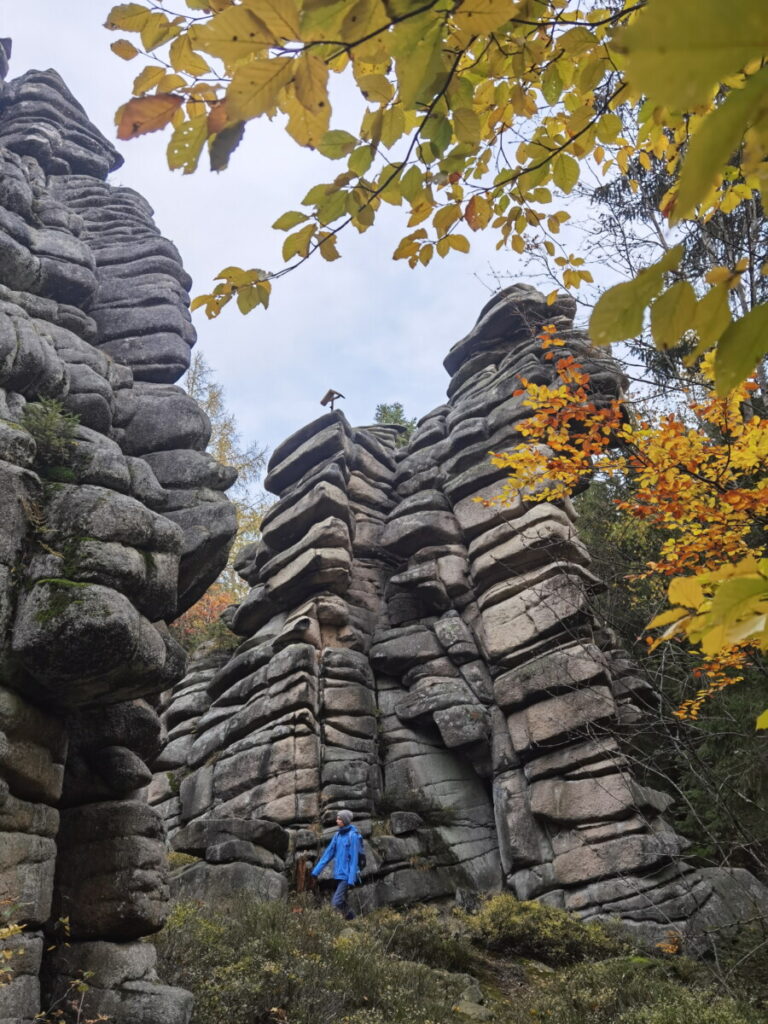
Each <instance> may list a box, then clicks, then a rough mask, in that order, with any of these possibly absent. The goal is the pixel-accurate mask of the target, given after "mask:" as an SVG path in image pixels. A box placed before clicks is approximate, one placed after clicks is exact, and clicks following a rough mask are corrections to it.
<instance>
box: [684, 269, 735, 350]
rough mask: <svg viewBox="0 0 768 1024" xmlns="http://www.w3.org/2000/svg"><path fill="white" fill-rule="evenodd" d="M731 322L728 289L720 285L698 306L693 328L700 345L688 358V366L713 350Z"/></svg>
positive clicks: (710, 291)
mask: <svg viewBox="0 0 768 1024" xmlns="http://www.w3.org/2000/svg"><path fill="white" fill-rule="evenodd" d="M730 322H731V310H730V307H729V305H728V288H727V286H726V285H724V284H718V285H716V286H715V287H714V288H710V290H709V291H708V292H707V294H706V295H705V296H704V297H703V298H702V299H700V300H699V303H698V305H697V306H696V316H695V317H694V324H693V326H694V330H695V331H696V334H697V335H698V336H699V344H698V345H697V346H696V348H695V349H694V350H693V352H691V354H690V356H688V357H687V358H686V363H687V365H692V363H693V362H694V361H695V360H696V359H698V357H699V356H700V355H701V354H702V353H703V352H706V351H707V349H710V348H712V346H713V345H714V343H715V342H716V341H717V339H718V338H719V337H720V336H721V334H722V333H723V332H724V331H725V330H726V328H727V327H728V324H729V323H730Z"/></svg>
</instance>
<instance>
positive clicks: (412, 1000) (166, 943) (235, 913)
mask: <svg viewBox="0 0 768 1024" xmlns="http://www.w3.org/2000/svg"><path fill="white" fill-rule="evenodd" d="M157 945H158V952H159V970H160V971H161V974H162V977H163V978H164V979H165V980H166V981H168V982H170V983H171V984H176V985H182V986H184V987H185V988H189V989H191V990H192V992H194V994H195V1000H196V1008H195V1015H194V1018H193V1021H194V1024H221V1022H222V1021H226V1022H227V1024H273V1022H274V1021H275V1020H287V1021H290V1024H342V1022H345V1024H416V1022H419V1024H428V1022H429V1024H443V1022H448V1021H449V1020H452V1019H453V1018H452V1015H451V1005H452V1003H453V1001H454V999H455V998H456V996H457V995H458V989H459V988H460V983H459V982H458V981H457V982H456V983H454V984H451V982H450V980H449V979H446V976H445V975H444V974H442V973H441V974H437V973H435V972H433V971H431V970H430V969H429V968H428V967H426V966H424V965H423V964H414V963H407V962H405V961H402V960H400V959H398V958H397V957H395V956H393V955H392V954H391V953H389V952H388V951H387V950H386V949H385V947H384V945H383V944H382V942H381V941H379V939H378V938H377V936H376V935H375V934H374V931H373V929H372V928H371V927H369V926H368V924H367V922H366V921H361V922H358V923H357V924H356V925H355V926H354V928H351V927H350V926H349V925H348V924H347V923H346V922H345V921H343V920H342V919H341V917H340V916H339V915H337V914H335V913H333V912H332V911H330V910H329V909H328V908H323V909H320V910H315V909H311V908H310V907H309V906H302V905H298V906H289V905H287V904H285V903H282V902H279V901H274V902H267V903H257V902H251V903H245V902H243V901H241V902H240V903H239V904H238V905H237V906H231V907H226V908H217V909H216V910H213V909H209V908H200V907H198V906H195V905H191V904H180V905H177V907H176V908H175V909H174V911H173V913H172V914H171V917H170V920H169V923H168V925H167V927H166V929H165V931H164V932H163V933H161V935H160V936H159V937H158V939H157ZM276 1011H279V1012H276Z"/></svg>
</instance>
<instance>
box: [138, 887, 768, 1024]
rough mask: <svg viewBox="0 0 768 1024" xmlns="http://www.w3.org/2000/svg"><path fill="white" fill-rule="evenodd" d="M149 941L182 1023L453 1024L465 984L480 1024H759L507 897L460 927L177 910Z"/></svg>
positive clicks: (694, 975)
mask: <svg viewBox="0 0 768 1024" xmlns="http://www.w3.org/2000/svg"><path fill="white" fill-rule="evenodd" d="M156 941H157V944H158V951H159V970H160V972H161V976H162V977H163V979H164V980H165V981H167V982H169V983H171V984H176V985H182V986H184V987H186V988H190V989H191V990H192V991H193V992H194V994H195V997H196V1008H195V1011H194V1015H193V1018H192V1024H221V1022H224V1021H226V1022H227V1024H449V1022H452V1024H462V1022H464V1024H466V1021H467V1017H466V1016H464V1015H463V1014H462V1013H461V1012H460V1011H459V1009H458V1005H459V1004H460V1003H461V1006H462V1007H463V1008H464V1009H467V1004H466V1003H462V1002H461V1000H463V999H466V998H467V996H466V991H465V990H466V989H467V977H466V976H467V975H471V976H472V977H474V978H475V979H477V980H478V981H479V982H480V986H481V988H482V991H483V994H484V999H485V1007H484V1009H485V1011H486V1012H487V1014H488V1016H487V1017H486V1018H485V1019H487V1020H488V1021H490V1022H492V1024H537V1022H543V1024H765V1020H766V1015H765V1009H764V1008H763V1009H760V1008H759V1006H758V1002H759V995H760V993H759V992H758V991H757V990H756V987H755V986H754V985H749V984H741V985H739V986H737V992H738V994H739V995H740V996H741V995H742V994H743V996H744V1000H743V1001H739V1000H738V999H736V998H734V997H733V994H730V995H729V994H728V993H726V992H724V991H723V990H722V988H717V987H716V986H715V985H714V984H713V980H712V979H713V976H712V974H711V972H710V971H709V970H708V969H707V968H706V967H705V966H702V965H700V964H696V963H694V962H692V961H690V960H686V959H685V958H682V957H676V956H662V955H658V956H652V955H648V954H647V953H643V954H641V953H640V952H639V951H638V950H636V949H633V948H632V947H631V946H630V944H629V943H628V942H627V941H625V940H624V939H622V938H621V937H620V936H617V935H615V934H613V933H612V932H611V931H610V930H604V929H602V928H601V927H600V926H598V925H584V924H582V923H581V922H579V921H578V920H576V919H575V918H573V917H572V916H570V915H568V914H566V913H564V912H562V911H558V910H553V909H551V908H547V907H542V906H540V905H539V904H535V903H521V902H519V901H517V900H516V899H514V897H512V896H511V895H509V894H497V895H495V896H493V897H490V898H488V899H486V900H484V901H483V903H482V904H481V907H480V910H479V912H478V913H477V914H472V915H470V914H466V913H464V912H463V911H459V910H457V909H453V910H445V909H443V908H439V907H437V906H435V905H429V906H415V907H411V908H410V909H409V910H406V911H402V912H399V911H395V910H391V909H385V910H379V911H376V912H374V913H372V914H369V915H368V916H367V917H364V918H359V919H357V920H356V921H355V922H353V923H352V924H351V925H350V924H349V923H347V922H345V921H343V920H342V919H341V918H340V917H339V916H338V915H337V914H335V913H334V912H333V911H331V910H330V909H329V908H328V907H327V906H323V907H317V906H313V905H312V903H311V902H310V901H309V900H307V899H305V900H303V901H302V902H295V903H288V904H286V903H283V902H279V901H278V902H270V903H257V902H248V901H247V900H242V899H241V900H240V901H239V902H238V904H237V905H232V906H220V907H217V908H208V907H202V906H201V905H198V904H180V905H178V906H177V907H176V908H175V910H174V912H173V914H172V916H171V919H170V922H169V924H168V927H167V928H166V929H165V931H164V932H163V933H162V934H161V935H160V936H159V937H158V938H157V940H156ZM480 1012H481V1013H482V1011H480Z"/></svg>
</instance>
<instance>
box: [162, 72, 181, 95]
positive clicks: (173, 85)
mask: <svg viewBox="0 0 768 1024" xmlns="http://www.w3.org/2000/svg"><path fill="white" fill-rule="evenodd" d="M186 84H187V82H186V79H185V78H182V76H181V75H163V77H162V78H161V79H160V81H159V82H158V83H157V91H158V92H175V90H176V89H180V88H183V86H185V85H186Z"/></svg>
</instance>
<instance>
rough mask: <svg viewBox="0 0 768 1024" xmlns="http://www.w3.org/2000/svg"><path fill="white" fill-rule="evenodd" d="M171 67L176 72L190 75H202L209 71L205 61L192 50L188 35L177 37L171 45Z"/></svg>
mask: <svg viewBox="0 0 768 1024" xmlns="http://www.w3.org/2000/svg"><path fill="white" fill-rule="evenodd" d="M170 58H171V65H172V66H173V68H174V69H175V70H176V71H186V72H187V74H190V75H204V74H206V73H207V72H208V71H210V70H211V69H210V66H209V64H208V62H207V61H205V60H203V58H202V57H201V56H200V54H199V53H195V51H194V50H193V49H192V43H191V41H190V38H189V36H188V35H186V34H184V35H181V36H178V37H177V38H176V39H174V40H173V42H172V43H171V49H170Z"/></svg>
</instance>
